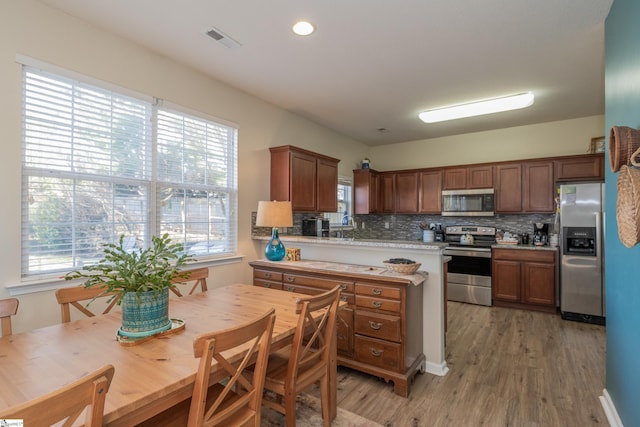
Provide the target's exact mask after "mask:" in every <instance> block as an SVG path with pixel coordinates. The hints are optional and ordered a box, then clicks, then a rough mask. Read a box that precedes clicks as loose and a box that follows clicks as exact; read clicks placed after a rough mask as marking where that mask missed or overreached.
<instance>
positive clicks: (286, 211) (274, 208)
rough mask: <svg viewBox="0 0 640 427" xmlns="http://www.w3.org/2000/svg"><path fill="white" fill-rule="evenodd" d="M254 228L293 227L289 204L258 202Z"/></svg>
mask: <svg viewBox="0 0 640 427" xmlns="http://www.w3.org/2000/svg"><path fill="white" fill-rule="evenodd" d="M256 226H258V227H293V215H292V212H291V202H276V201H275V200H274V201H272V202H271V201H259V202H258V213H257V215H256Z"/></svg>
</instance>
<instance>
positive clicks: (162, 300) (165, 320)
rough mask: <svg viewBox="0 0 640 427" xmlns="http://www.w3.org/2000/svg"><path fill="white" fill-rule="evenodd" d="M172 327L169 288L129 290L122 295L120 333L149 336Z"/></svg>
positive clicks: (127, 335)
mask: <svg viewBox="0 0 640 427" xmlns="http://www.w3.org/2000/svg"><path fill="white" fill-rule="evenodd" d="M169 329H171V319H169V289H168V288H167V289H165V290H163V291H160V292H157V293H156V292H154V291H148V292H141V293H136V292H127V293H125V294H124V295H123V296H122V326H121V327H120V330H119V331H118V333H119V334H120V335H121V336H125V337H130V338H140V337H147V336H150V335H155V334H157V333H160V332H163V331H166V330H169Z"/></svg>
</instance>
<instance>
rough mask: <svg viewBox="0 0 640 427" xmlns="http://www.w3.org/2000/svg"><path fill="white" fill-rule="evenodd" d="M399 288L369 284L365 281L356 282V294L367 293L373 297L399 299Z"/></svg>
mask: <svg viewBox="0 0 640 427" xmlns="http://www.w3.org/2000/svg"><path fill="white" fill-rule="evenodd" d="M401 292H402V291H401V290H400V289H399V288H392V287H390V286H380V285H371V284H367V283H356V293H357V294H358V295H369V296H373V297H381V298H392V299H397V300H399V299H400V295H401Z"/></svg>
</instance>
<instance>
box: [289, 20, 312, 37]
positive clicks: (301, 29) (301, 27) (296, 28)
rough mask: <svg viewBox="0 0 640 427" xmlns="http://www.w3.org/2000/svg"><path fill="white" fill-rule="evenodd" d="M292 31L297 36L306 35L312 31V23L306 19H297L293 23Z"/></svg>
mask: <svg viewBox="0 0 640 427" xmlns="http://www.w3.org/2000/svg"><path fill="white" fill-rule="evenodd" d="M292 29H293V32H294V33H296V34H297V35H299V36H308V35H309V34H311V33H313V31H314V30H315V28H314V27H313V25H312V24H311V23H309V22H307V21H299V22H296V23H295V24H293V28H292Z"/></svg>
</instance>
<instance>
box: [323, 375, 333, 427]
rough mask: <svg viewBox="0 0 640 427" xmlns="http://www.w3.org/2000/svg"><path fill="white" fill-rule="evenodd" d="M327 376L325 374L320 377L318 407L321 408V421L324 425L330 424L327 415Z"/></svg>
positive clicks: (325, 426) (327, 426)
mask: <svg viewBox="0 0 640 427" xmlns="http://www.w3.org/2000/svg"><path fill="white" fill-rule="evenodd" d="M330 393H331V392H330V390H329V378H328V377H327V376H326V375H325V376H324V377H322V378H320V407H321V408H322V421H323V424H324V427H329V426H331V419H330V418H331V416H330V415H329V398H330V396H329V394H330Z"/></svg>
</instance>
